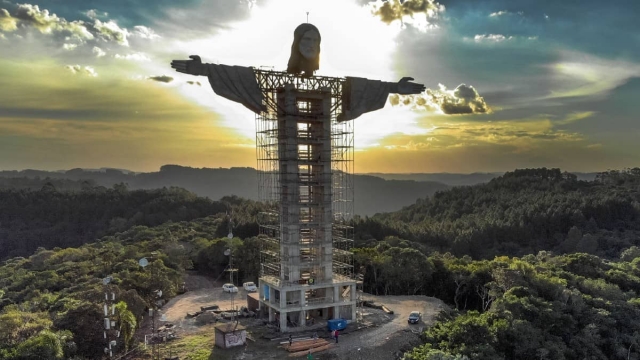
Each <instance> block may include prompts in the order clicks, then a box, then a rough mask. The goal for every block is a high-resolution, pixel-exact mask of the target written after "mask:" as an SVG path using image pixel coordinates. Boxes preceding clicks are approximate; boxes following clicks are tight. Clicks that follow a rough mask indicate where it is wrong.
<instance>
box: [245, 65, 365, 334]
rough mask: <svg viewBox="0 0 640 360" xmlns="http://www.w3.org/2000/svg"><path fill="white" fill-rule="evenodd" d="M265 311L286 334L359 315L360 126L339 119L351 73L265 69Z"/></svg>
mask: <svg viewBox="0 0 640 360" xmlns="http://www.w3.org/2000/svg"><path fill="white" fill-rule="evenodd" d="M256 79H257V80H258V83H259V86H260V88H261V89H262V91H263V98H264V99H265V102H266V104H267V109H268V111H264V112H261V113H260V114H257V115H256V131H257V133H256V149H257V150H256V151H257V158H258V174H259V175H258V176H259V194H260V200H261V201H263V202H265V203H266V204H268V205H269V207H270V211H268V212H265V213H262V214H261V216H260V219H259V224H260V238H261V240H262V241H261V251H260V253H261V277H260V279H259V289H258V294H259V302H260V312H261V313H262V314H263V315H264V316H268V319H269V322H273V323H275V324H276V325H277V327H278V328H279V329H280V331H281V332H288V331H296V330H304V329H306V328H307V327H308V326H316V325H321V324H325V325H326V321H327V320H331V319H344V320H346V321H347V322H351V321H353V320H355V318H356V303H357V291H356V281H355V280H354V274H353V256H352V253H351V251H350V250H351V247H352V243H353V229H352V228H351V227H350V226H348V224H347V222H348V220H349V219H350V217H351V216H352V214H353V180H352V174H353V152H354V149H353V143H354V137H353V124H352V122H351V121H344V122H340V121H338V115H339V112H340V110H341V109H342V105H343V104H342V101H343V98H342V91H343V89H342V86H343V84H344V79H341V78H332V77H321V76H315V77H309V78H304V77H299V76H292V75H289V74H284V73H281V72H270V71H256Z"/></svg>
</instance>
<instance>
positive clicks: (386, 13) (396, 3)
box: [372, 0, 444, 24]
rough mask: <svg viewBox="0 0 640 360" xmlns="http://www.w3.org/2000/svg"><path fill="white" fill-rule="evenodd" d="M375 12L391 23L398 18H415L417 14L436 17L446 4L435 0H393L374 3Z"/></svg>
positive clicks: (401, 19)
mask: <svg viewBox="0 0 640 360" xmlns="http://www.w3.org/2000/svg"><path fill="white" fill-rule="evenodd" d="M372 8H373V14H374V15H376V16H378V17H380V19H381V20H382V21H384V22H385V23H387V24H389V23H392V22H394V21H396V20H400V21H403V19H406V18H413V17H414V16H415V15H417V14H425V15H426V16H427V17H428V18H436V17H437V15H438V13H440V12H443V11H444V5H440V4H439V3H437V2H435V1H434V0H407V1H400V0H391V1H385V2H384V3H382V5H379V4H372Z"/></svg>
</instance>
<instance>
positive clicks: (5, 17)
mask: <svg viewBox="0 0 640 360" xmlns="http://www.w3.org/2000/svg"><path fill="white" fill-rule="evenodd" d="M17 23H18V21H17V19H15V18H13V17H12V16H11V14H9V11H7V9H0V30H2V31H6V32H10V31H14V30H16V29H17V28H18V26H17Z"/></svg>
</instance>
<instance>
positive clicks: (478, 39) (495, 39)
mask: <svg viewBox="0 0 640 360" xmlns="http://www.w3.org/2000/svg"><path fill="white" fill-rule="evenodd" d="M511 39H513V36H508V37H507V36H504V35H502V34H489V35H486V34H483V35H476V36H474V37H473V41H475V42H483V41H492V42H501V41H505V40H511Z"/></svg>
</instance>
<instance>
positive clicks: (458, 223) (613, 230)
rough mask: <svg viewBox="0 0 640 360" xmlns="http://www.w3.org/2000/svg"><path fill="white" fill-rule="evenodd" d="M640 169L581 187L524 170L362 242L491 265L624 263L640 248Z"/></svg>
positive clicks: (366, 232)
mask: <svg viewBox="0 0 640 360" xmlns="http://www.w3.org/2000/svg"><path fill="white" fill-rule="evenodd" d="M638 189H640V168H634V169H628V170H623V171H609V172H605V173H601V174H599V175H598V177H597V178H596V179H595V180H593V181H582V180H579V179H578V176H577V175H575V174H571V173H567V172H565V173H563V172H561V171H560V169H546V168H541V169H518V170H515V171H513V172H508V173H505V174H504V175H502V176H500V177H497V178H495V179H493V180H491V181H489V182H488V183H486V184H478V185H473V186H460V187H454V188H452V189H451V190H449V191H443V192H439V193H437V194H436V195H434V196H432V197H431V198H428V199H420V200H418V201H416V203H415V204H413V205H411V206H407V207H405V208H403V209H402V210H400V211H397V212H392V213H386V214H379V215H376V216H374V217H373V218H372V219H370V220H366V221H361V222H360V223H359V224H358V225H356V235H357V236H356V238H360V239H361V240H366V239H368V238H374V239H376V240H383V239H384V238H385V237H386V236H397V237H399V238H400V239H406V240H410V241H414V242H417V243H419V244H424V245H425V246H428V247H429V249H428V250H427V251H426V252H428V251H433V250H437V251H440V252H442V253H444V252H447V251H450V252H452V253H453V254H454V255H456V256H463V255H470V256H472V257H473V258H487V259H491V258H493V257H494V256H501V255H508V256H524V255H526V254H537V253H538V252H539V251H541V250H547V251H549V250H550V251H554V252H560V253H562V252H568V253H570V252H576V251H577V252H587V253H591V254H597V255H598V256H602V257H605V258H617V257H619V256H620V253H621V252H622V251H624V249H627V248H629V247H630V246H638V245H640V205H639V204H640V192H639V191H638Z"/></svg>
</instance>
